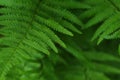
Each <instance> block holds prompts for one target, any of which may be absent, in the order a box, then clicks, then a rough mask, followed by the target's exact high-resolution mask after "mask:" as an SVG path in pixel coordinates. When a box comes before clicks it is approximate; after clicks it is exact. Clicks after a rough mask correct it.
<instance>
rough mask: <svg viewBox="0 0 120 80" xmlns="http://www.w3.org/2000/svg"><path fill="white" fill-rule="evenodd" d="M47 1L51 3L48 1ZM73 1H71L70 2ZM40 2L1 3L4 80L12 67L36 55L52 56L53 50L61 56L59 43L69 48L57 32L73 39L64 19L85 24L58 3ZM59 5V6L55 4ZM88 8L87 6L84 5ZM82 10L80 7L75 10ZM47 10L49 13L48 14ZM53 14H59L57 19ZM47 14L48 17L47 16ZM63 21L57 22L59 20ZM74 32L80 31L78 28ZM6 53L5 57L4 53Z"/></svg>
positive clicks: (1, 75)
mask: <svg viewBox="0 0 120 80" xmlns="http://www.w3.org/2000/svg"><path fill="white" fill-rule="evenodd" d="M46 1H47V0H46ZM67 2H69V1H67ZM51 3H52V2H48V4H46V3H44V1H40V0H34V1H33V0H1V1H0V5H1V6H3V7H2V8H0V14H2V15H0V25H1V26H2V28H1V29H0V34H1V35H2V36H3V37H1V38H0V45H2V46H3V47H1V51H0V55H2V56H3V57H1V58H0V61H1V60H2V61H1V62H0V65H2V66H1V69H2V70H0V78H1V80H3V79H2V78H4V76H5V75H6V74H7V72H8V71H9V70H10V68H12V66H14V65H16V64H17V63H20V62H19V61H21V60H22V58H23V59H30V57H31V56H32V59H33V58H34V57H35V56H34V55H35V54H36V55H37V54H41V53H44V54H47V55H49V54H50V50H51V49H52V50H53V51H54V52H56V53H58V50H57V48H56V46H55V43H58V44H59V45H61V46H62V47H64V48H65V47H66V46H65V44H64V42H63V41H62V40H61V39H60V38H59V37H58V35H57V34H56V33H55V32H60V33H63V34H66V35H70V36H73V33H72V32H71V31H72V30H71V31H69V30H68V29H70V28H68V27H64V26H63V25H62V23H60V21H61V20H69V21H70V24H71V25H73V24H74V23H76V24H78V25H81V24H82V22H81V21H80V20H79V19H78V18H77V17H76V15H74V14H73V13H72V12H70V11H69V10H68V8H67V7H66V8H65V7H64V6H62V5H61V6H58V5H56V7H52V6H53V5H54V4H51ZM49 4H51V5H49ZM69 5H71V3H70V4H69ZM54 6H55V5H54ZM85 6H86V7H87V5H83V6H81V8H83V7H85ZM75 8H78V7H75ZM46 11H48V12H47V13H46ZM51 12H52V13H55V14H56V16H54V15H53V14H51ZM44 13H46V14H44ZM57 16H58V18H60V19H61V20H60V21H59V20H56V17H57ZM72 29H74V30H75V31H77V32H78V30H77V29H76V28H75V26H72ZM3 53H4V54H3Z"/></svg>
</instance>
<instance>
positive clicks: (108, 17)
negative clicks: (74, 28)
mask: <svg viewBox="0 0 120 80" xmlns="http://www.w3.org/2000/svg"><path fill="white" fill-rule="evenodd" d="M86 2H87V1H86ZM88 2H90V1H88ZM88 2H87V3H88ZM92 3H93V1H92V0H91V3H89V4H91V5H93V4H96V5H93V6H94V7H93V8H91V9H88V10H87V11H85V12H84V13H83V14H82V15H86V13H88V12H89V14H88V17H89V18H90V17H92V18H91V19H90V20H88V22H87V23H86V28H88V27H91V26H94V25H97V24H98V23H101V26H100V27H99V28H98V29H97V31H96V32H95V34H94V36H93V38H92V40H95V39H97V38H99V40H98V43H97V44H99V43H100V42H101V41H103V40H104V39H107V38H109V39H110V37H107V36H110V35H112V34H114V33H115V34H114V39H116V38H117V34H116V31H117V30H118V29H119V28H120V27H119V23H120V22H119V19H120V18H119V16H120V9H119V5H118V3H120V1H115V0H113V1H112V0H105V1H104V0H101V2H100V3H93V4H92ZM98 7H100V8H101V9H99V10H97V9H96V8H98ZM92 9H93V10H92ZM90 14H91V15H90ZM94 15H95V16H94ZM115 35H116V37H115ZM111 39H112V38H111Z"/></svg>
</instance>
